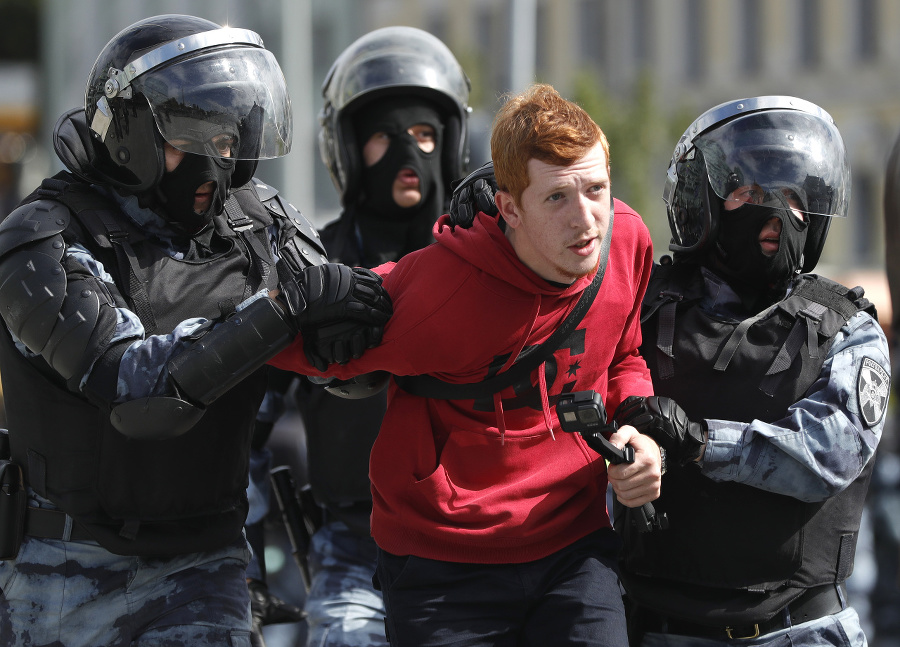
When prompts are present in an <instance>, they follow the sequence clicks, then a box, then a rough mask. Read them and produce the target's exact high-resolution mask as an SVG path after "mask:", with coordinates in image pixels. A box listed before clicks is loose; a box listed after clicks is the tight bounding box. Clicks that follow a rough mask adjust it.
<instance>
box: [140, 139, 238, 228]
mask: <svg viewBox="0 0 900 647" xmlns="http://www.w3.org/2000/svg"><path fill="white" fill-rule="evenodd" d="M234 164H235V162H234V160H231V159H223V158H219V157H207V156H205V155H197V154H195V153H185V155H184V157H183V158H182V159H181V162H180V163H179V164H178V166H177V167H176V168H175V170H174V171H171V172H169V171H167V172H166V173H164V174H163V178H162V180H161V181H160V183H159V185H158V186H157V187H156V197H157V201H158V205H159V206H158V208H157V209H155V210H156V211H159V215H161V216H162V217H163V218H165V219H166V220H167V221H168V222H169V223H171V224H172V226H173V227H174V228H175V229H177V230H178V231H179V232H181V233H184V234H187V235H189V236H190V235H193V234H195V233H197V232H199V231H200V230H202V229H203V228H204V227H206V226H207V225H208V224H209V223H210V222H212V219H213V216H215V215H217V214H219V213H221V212H222V210H223V209H224V207H225V200H226V199H227V197H228V191H229V189H230V188H231V175H232V174H233V173H234ZM207 182H215V183H216V185H215V187H214V188H213V195H212V202H211V203H210V205H209V209H207V210H206V212H205V213H196V212H195V211H194V193H195V192H196V191H197V189H199V188H200V186H201V185H203V184H206V183H207Z"/></svg>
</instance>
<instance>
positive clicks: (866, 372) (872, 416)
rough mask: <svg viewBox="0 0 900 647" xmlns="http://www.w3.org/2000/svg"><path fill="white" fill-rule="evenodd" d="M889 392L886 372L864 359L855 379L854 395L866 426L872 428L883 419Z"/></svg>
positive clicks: (873, 361)
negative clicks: (857, 399)
mask: <svg viewBox="0 0 900 647" xmlns="http://www.w3.org/2000/svg"><path fill="white" fill-rule="evenodd" d="M890 390H891V378H890V375H888V372H887V371H886V370H884V368H883V367H882V366H881V365H880V364H879V363H878V362H876V361H875V360H873V359H871V358H869V357H864V358H863V361H862V365H861V366H860V367H859V375H858V376H857V378H856V394H857V396H858V397H859V410H860V413H861V414H862V417H863V421H864V422H865V423H866V426H868V427H873V426H875V425H877V424H878V423H879V422H881V419H882V418H884V412H885V411H886V410H887V403H888V396H889V394H890Z"/></svg>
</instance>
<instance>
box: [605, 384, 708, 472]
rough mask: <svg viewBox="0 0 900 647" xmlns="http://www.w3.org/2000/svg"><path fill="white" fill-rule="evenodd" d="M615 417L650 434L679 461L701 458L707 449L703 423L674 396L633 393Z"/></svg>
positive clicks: (682, 463) (643, 432)
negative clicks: (685, 410)
mask: <svg viewBox="0 0 900 647" xmlns="http://www.w3.org/2000/svg"><path fill="white" fill-rule="evenodd" d="M614 418H615V420H616V422H617V423H619V424H620V425H632V426H633V427H635V428H636V429H637V430H638V431H640V432H641V433H642V434H647V435H648V436H650V437H651V438H652V439H653V440H655V441H656V442H657V443H659V445H660V447H662V448H663V449H665V450H666V452H667V454H668V455H669V456H670V457H672V458H673V459H674V461H675V462H676V463H678V464H679V465H687V464H688V463H691V462H694V461H697V460H699V459H700V458H701V457H702V456H703V451H704V450H705V449H706V433H705V431H706V430H705V429H704V426H703V424H701V423H699V422H692V421H691V420H689V419H688V417H687V414H686V413H685V412H684V409H682V408H681V407H679V406H678V404H677V403H676V402H675V401H674V400H672V399H671V398H665V397H660V396H656V395H653V396H649V397H644V396H637V395H633V396H630V397H628V398H626V399H625V400H624V401H623V402H622V404H620V405H619V406H618V408H617V409H616V413H615V416H614Z"/></svg>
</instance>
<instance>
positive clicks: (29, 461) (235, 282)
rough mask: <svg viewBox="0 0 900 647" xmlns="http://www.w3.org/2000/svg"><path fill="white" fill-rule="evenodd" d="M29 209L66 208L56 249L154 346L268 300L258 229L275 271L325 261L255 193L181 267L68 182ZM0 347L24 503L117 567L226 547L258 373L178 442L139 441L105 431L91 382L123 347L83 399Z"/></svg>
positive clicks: (296, 224) (270, 277)
mask: <svg viewBox="0 0 900 647" xmlns="http://www.w3.org/2000/svg"><path fill="white" fill-rule="evenodd" d="M41 200H43V201H50V202H52V203H62V204H63V205H65V206H66V207H67V208H68V211H69V212H70V214H71V219H70V220H69V222H68V223H67V225H66V227H65V229H64V231H62V237H63V238H64V239H65V241H66V244H68V245H71V244H73V243H76V242H77V243H80V244H81V245H83V246H84V247H86V248H87V249H88V250H89V251H90V252H91V253H92V254H93V255H94V256H95V257H96V258H97V259H98V260H99V261H101V262H102V263H103V265H104V267H105V269H106V270H107V272H109V273H110V274H111V275H112V277H113V279H114V285H108V284H107V288H108V290H109V294H110V295H111V297H112V298H113V299H114V301H115V305H117V306H120V307H127V308H128V309H130V310H132V311H133V312H135V313H136V314H137V315H138V316H139V317H140V319H141V322H142V323H143V325H144V327H145V329H146V334H147V335H150V334H166V333H167V332H170V331H171V330H173V329H174V327H175V326H176V325H177V324H178V323H179V322H181V321H184V320H185V319H188V318H191V317H206V318H208V319H210V320H221V319H222V318H224V317H226V316H227V315H229V314H231V313H232V312H233V311H234V308H235V306H236V305H237V304H238V303H240V301H241V300H242V299H243V298H246V297H248V296H250V295H252V294H254V293H256V292H257V291H259V290H260V289H262V288H264V287H268V288H270V289H272V288H275V287H276V286H277V283H278V280H277V273H276V272H275V259H274V258H273V255H272V251H271V246H270V245H269V241H268V236H267V233H266V228H267V227H268V226H269V225H272V224H274V223H276V221H277V224H278V225H279V229H280V233H279V238H278V241H277V246H278V254H279V256H280V257H281V258H282V259H286V260H287V261H288V262H289V263H290V265H292V266H294V267H296V268H298V269H299V268H302V267H305V266H307V265H312V264H317V263H322V262H324V261H325V257H324V249H323V248H322V247H321V243H320V242H319V241H318V238H317V236H316V235H315V233H314V231H313V230H312V228H311V226H310V225H309V223H307V222H305V220H303V219H302V217H301V216H299V214H296V216H295V215H293V213H296V212H295V211H294V212H293V213H291V212H290V211H289V209H290V210H293V208H292V207H289V205H286V204H285V203H283V202H282V201H281V199H280V198H279V197H278V196H277V195H276V192H275V191H274V190H273V189H270V188H269V187H267V186H265V185H264V184H262V183H259V182H258V181H256V180H253V181H251V182H250V183H248V184H245V185H244V186H242V187H240V188H238V189H236V190H235V191H233V193H232V196H231V197H230V198H229V199H228V202H227V203H226V206H225V210H224V213H223V214H221V215H219V216H216V217H215V219H214V232H212V233H211V236H210V238H209V240H208V241H207V242H208V244H209V247H210V251H209V252H208V253H206V254H201V255H200V256H199V257H194V258H192V260H176V259H174V258H171V257H169V256H168V255H166V254H165V253H164V252H162V251H161V249H160V248H159V246H158V244H156V243H154V241H153V240H152V239H150V238H148V236H147V235H146V234H145V233H144V232H142V231H141V230H140V229H139V228H137V227H136V226H133V225H131V224H130V221H128V220H127V219H126V218H123V217H122V216H121V210H120V208H119V207H118V205H116V204H115V203H113V202H111V201H110V200H109V199H107V198H105V197H104V196H102V195H100V194H98V193H96V192H95V191H94V190H92V189H91V188H90V187H89V186H88V185H87V184H85V183H83V182H79V181H78V180H76V179H74V178H73V177H72V176H71V175H69V174H68V173H61V174H59V175H57V176H56V177H55V178H52V179H51V180H45V182H44V184H43V185H42V188H41V189H39V190H38V191H37V192H35V193H34V194H32V195H31V196H29V197H28V198H26V200H25V202H26V203H28V202H36V201H41ZM14 213H15V212H14ZM289 213H290V214H291V215H289ZM0 337H2V339H0V367H2V368H0V370H2V373H3V375H4V376H15V377H14V378H13V379H5V380H4V391H5V401H6V403H7V414H8V419H9V427H10V444H11V449H12V456H13V459H14V460H15V461H16V462H18V463H19V464H21V465H22V467H23V468H24V470H25V475H26V480H27V482H28V484H29V485H30V486H31V487H32V488H33V489H34V490H35V491H36V492H37V493H38V494H40V495H41V496H43V497H46V498H48V499H50V500H51V501H53V503H54V504H55V505H56V506H58V507H59V508H60V509H61V510H63V511H65V512H66V513H68V514H69V515H70V516H72V517H73V518H74V519H75V520H76V521H77V522H78V523H79V524H81V525H82V526H83V527H84V528H85V529H87V530H88V532H89V533H90V534H91V535H92V536H93V537H94V538H95V539H96V540H97V541H98V542H99V543H100V544H101V545H102V546H103V547H104V548H106V549H107V550H110V551H111V552H113V553H117V554H123V555H171V554H182V553H188V552H195V551H200V550H209V549H213V548H216V547H219V546H223V545H226V544H228V543H229V542H232V541H234V540H235V539H236V538H237V537H238V536H239V535H240V533H241V528H242V526H243V523H244V519H245V517H246V513H247V506H248V504H247V498H246V492H245V490H246V487H247V473H248V461H249V458H248V457H249V450H250V441H251V436H252V432H253V426H254V420H255V417H256V414H257V410H258V408H259V404H260V402H261V401H262V398H263V395H264V393H265V390H266V386H267V379H266V369H265V368H260V369H257V370H255V371H254V372H253V373H252V374H250V375H249V376H248V377H247V378H246V379H244V380H243V381H242V382H241V383H240V384H239V386H237V387H235V388H233V389H231V391H230V392H228V393H226V394H225V395H224V396H223V397H220V398H219V399H217V400H216V401H215V402H212V403H211V404H209V406H208V407H207V408H206V410H205V412H204V414H203V416H202V418H200V419H199V421H198V422H197V423H196V424H195V425H194V426H193V427H191V428H190V429H189V430H188V431H187V432H186V433H183V434H181V435H179V436H177V437H175V438H170V439H167V440H143V439H138V438H129V437H128V436H126V435H124V434H123V433H120V432H119V431H117V430H116V429H115V428H114V427H113V425H112V423H111V420H110V408H111V405H110V402H111V400H112V398H113V397H114V393H111V392H108V391H109V389H110V388H111V387H110V386H109V385H114V384H115V380H114V379H113V380H109V379H106V380H99V379H98V380H95V376H97V375H102V374H103V373H104V372H116V371H117V370H118V362H117V361H115V360H116V359H118V358H120V357H121V354H122V352H124V347H123V348H122V349H121V350H120V351H119V352H118V353H106V354H103V355H102V356H101V359H100V360H99V361H98V364H97V365H96V366H95V367H94V369H93V370H92V373H91V380H89V384H88V385H87V388H85V393H86V395H87V397H85V396H82V395H80V394H79V393H77V391H75V390H74V389H73V388H72V387H73V386H74V385H71V384H69V385H67V383H66V380H64V379H63V378H62V377H61V376H60V374H59V373H58V372H56V371H54V370H51V368H50V367H49V366H48V363H47V361H45V359H44V358H42V357H41V356H35V357H30V358H29V357H25V356H24V355H23V354H22V353H20V352H19V350H18V349H17V348H16V346H15V345H14V343H13V339H12V338H11V337H10V335H9V333H8V331H7V330H6V329H5V328H4V332H3V334H2V335H0ZM106 342H108V333H107V338H106V339H94V340H91V343H96V344H97V345H98V346H100V347H102V346H104V344H106ZM126 345H127V344H125V345H123V346H126ZM98 354H99V353H98ZM107 364H108V365H107ZM75 377H78V376H75ZM94 381H96V382H97V383H98V384H105V385H107V386H105V387H104V388H105V389H106V390H107V392H101V391H97V390H93V391H92V389H91V384H90V382H94Z"/></svg>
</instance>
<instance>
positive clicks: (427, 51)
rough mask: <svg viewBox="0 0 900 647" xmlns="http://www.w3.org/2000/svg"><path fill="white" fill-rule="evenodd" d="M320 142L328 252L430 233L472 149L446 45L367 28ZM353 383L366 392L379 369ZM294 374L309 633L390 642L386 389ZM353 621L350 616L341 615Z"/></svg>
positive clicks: (404, 248) (381, 250) (332, 89)
mask: <svg viewBox="0 0 900 647" xmlns="http://www.w3.org/2000/svg"><path fill="white" fill-rule="evenodd" d="M322 94H323V97H324V104H323V108H322V111H321V113H320V125H321V129H320V133H319V151H320V153H321V157H322V160H323V162H324V163H325V165H326V166H327V168H328V170H329V172H330V174H331V178H332V180H333V182H334V185H335V188H336V189H337V191H338V194H339V196H340V199H341V204H342V206H343V210H342V213H341V215H340V217H339V218H338V219H337V220H335V221H334V222H332V223H330V224H329V225H327V226H326V227H325V228H324V230H323V231H322V240H323V242H324V244H325V247H326V248H327V249H328V252H329V255H330V257H331V258H332V259H333V260H337V261H340V262H342V263H347V264H350V265H360V266H363V267H374V266H376V265H379V264H381V263H384V262H387V261H396V260H397V259H399V258H400V257H401V256H403V255H405V254H406V253H408V252H411V251H413V250H416V249H419V248H421V247H424V246H426V245H428V244H429V243H431V242H433V240H434V239H433V237H432V227H433V225H434V223H435V221H436V220H437V218H438V217H439V216H440V215H441V214H442V213H444V211H445V209H446V206H447V198H448V195H449V189H450V183H451V181H452V180H454V179H456V178H458V177H460V176H461V175H462V173H463V172H464V170H465V167H466V164H467V163H468V157H469V144H468V116H469V107H468V97H469V79H468V78H467V76H466V75H465V73H464V71H463V69H462V67H461V66H460V65H459V63H458V62H457V60H456V58H455V57H454V56H453V54H452V53H451V52H450V50H449V49H448V48H447V46H446V45H445V44H444V43H442V42H441V41H440V40H438V39H437V38H435V37H434V36H432V35H431V34H429V33H427V32H424V31H422V30H419V29H415V28H413V27H387V28H383V29H377V30H375V31H372V32H369V33H367V34H365V35H363V36H362V37H360V38H359V39H357V40H356V41H355V42H353V43H352V44H351V45H349V46H348V47H347V48H346V49H345V50H344V51H343V52H342V53H341V54H340V55H339V56H338V57H337V59H336V60H335V62H334V64H333V65H332V67H331V70H330V71H329V73H328V75H327V77H326V79H325V82H324V84H323V87H322ZM361 382H362V384H360V385H357V386H355V387H354V388H355V389H357V390H359V391H361V392H362V393H361V394H362V395H371V393H372V392H373V391H375V390H377V389H376V388H373V386H375V385H378V384H381V381H380V380H378V379H377V377H376V376H368V378H367V379H364V380H361ZM349 388H350V387H348V386H347V385H343V386H342V387H340V388H338V387H335V386H332V387H329V389H328V391H326V390H324V389H322V388H321V387H316V386H314V385H312V384H311V383H310V382H309V381H307V380H301V381H300V387H299V388H298V390H297V394H298V404H299V409H300V412H301V414H302V416H303V421H304V424H305V428H306V442H307V456H308V470H309V477H310V485H311V488H312V492H313V494H314V496H315V498H316V500H317V501H318V503H319V504H320V505H321V506H322V508H323V510H324V519H325V523H324V526H323V527H322V528H321V529H320V530H318V531H317V532H316V533H315V534H314V535H313V538H312V542H311V549H310V555H309V563H310V569H311V574H312V578H311V586H310V591H309V593H308V595H307V599H306V605H305V610H306V613H307V624H308V627H309V633H308V636H309V638H308V644H309V645H360V646H363V645H365V646H371V645H386V644H387V643H386V639H385V636H384V621H383V616H384V604H383V602H382V600H381V594H380V592H378V591H376V590H375V589H374V588H373V586H372V574H373V572H374V570H375V557H376V547H375V542H374V540H373V539H372V538H371V536H370V531H369V516H370V515H371V512H372V495H371V490H370V485H369V478H368V474H369V452H370V450H371V448H372V443H374V441H375V436H376V435H377V433H378V429H379V426H380V424H381V419H382V417H383V416H384V411H385V407H386V403H387V397H386V391H381V392H379V393H377V394H376V395H372V396H371V397H366V398H353V399H346V398H344V399H342V398H339V397H335V396H334V394H337V395H341V391H345V392H346V391H348V389H349ZM351 618H352V619H353V620H354V622H347V620H348V619H351Z"/></svg>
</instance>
